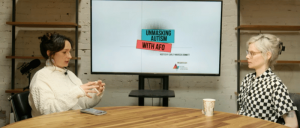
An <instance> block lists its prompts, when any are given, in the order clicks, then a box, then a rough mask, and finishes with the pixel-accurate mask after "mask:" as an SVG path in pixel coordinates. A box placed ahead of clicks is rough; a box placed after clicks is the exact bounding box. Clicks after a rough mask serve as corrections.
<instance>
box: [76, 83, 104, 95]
mask: <svg viewBox="0 0 300 128" xmlns="http://www.w3.org/2000/svg"><path fill="white" fill-rule="evenodd" d="M80 87H81V88H82V90H83V91H84V92H85V94H86V96H87V97H89V98H92V96H90V95H89V94H88V93H97V96H99V95H101V94H102V92H103V91H104V89H105V83H102V80H98V81H94V82H88V83H86V84H83V85H81V86H80ZM94 88H95V89H96V90H97V91H98V92H97V91H96V90H95V89H94Z"/></svg>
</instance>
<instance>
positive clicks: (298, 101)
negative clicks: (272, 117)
mask: <svg viewBox="0 0 300 128" xmlns="http://www.w3.org/2000/svg"><path fill="white" fill-rule="evenodd" d="M290 97H291V100H292V101H293V102H294V106H296V107H297V109H298V111H295V113H296V116H297V120H298V126H299V125H300V94H297V93H290ZM276 123H279V124H283V125H284V124H285V122H284V119H283V118H282V117H280V118H279V119H278V120H277V122H276Z"/></svg>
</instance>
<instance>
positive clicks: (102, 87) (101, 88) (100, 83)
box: [95, 80, 105, 96]
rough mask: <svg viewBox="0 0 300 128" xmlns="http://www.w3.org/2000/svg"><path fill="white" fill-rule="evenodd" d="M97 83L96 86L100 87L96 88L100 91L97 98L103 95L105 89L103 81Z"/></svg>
mask: <svg viewBox="0 0 300 128" xmlns="http://www.w3.org/2000/svg"><path fill="white" fill-rule="evenodd" d="M95 83H96V85H99V87H98V88H96V89H97V90H98V91H99V93H97V96H99V95H101V94H102V92H103V91H104V89H105V83H103V82H102V80H98V81H95Z"/></svg>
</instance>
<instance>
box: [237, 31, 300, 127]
mask: <svg viewBox="0 0 300 128" xmlns="http://www.w3.org/2000/svg"><path fill="white" fill-rule="evenodd" d="M247 48H248V50H247V51H246V58H247V61H248V67H249V68H251V69H254V70H255V73H249V74H247V75H246V77H245V78H244V80H243V82H242V84H241V86H240V93H239V96H238V101H239V105H240V108H239V112H238V114H240V115H245V116H250V117H255V118H260V119H263V120H268V121H272V122H277V120H278V119H280V118H283V119H284V121H285V125H286V126H289V127H293V128H294V127H295V128H296V127H298V122H297V117H296V114H295V111H297V107H296V106H294V104H293V101H292V100H291V98H290V96H289V91H288V89H287V87H286V86H285V85H284V84H283V82H282V81H281V80H280V78H279V77H278V76H276V75H275V74H274V73H273V71H272V69H274V64H275V63H276V60H277V58H278V56H279V55H280V54H281V52H282V51H283V50H284V46H283V43H282V42H280V39H279V38H278V37H276V36H274V35H271V34H260V35H257V36H254V37H252V38H250V39H249V41H248V42H247Z"/></svg>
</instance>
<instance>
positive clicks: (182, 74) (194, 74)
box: [90, 0, 223, 76]
mask: <svg viewBox="0 0 300 128" xmlns="http://www.w3.org/2000/svg"><path fill="white" fill-rule="evenodd" d="M92 1H93V0H90V46H91V47H90V54H91V55H90V56H91V57H90V59H91V60H90V62H91V64H90V66H91V74H106V75H145V76H221V51H222V21H223V1H222V0H209V1H208V0H189V1H193V2H194V1H203V2H221V21H220V50H219V51H220V55H219V73H218V74H204V73H203V74H200V73H135V72H93V70H92V65H93V62H92V61H93V60H92V58H93V57H92V56H93V54H92V47H93V46H92V18H93V17H92V6H93V4H92ZM106 1H173V0H106ZM178 1H185V0H178ZM185 2H187V1H185Z"/></svg>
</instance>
